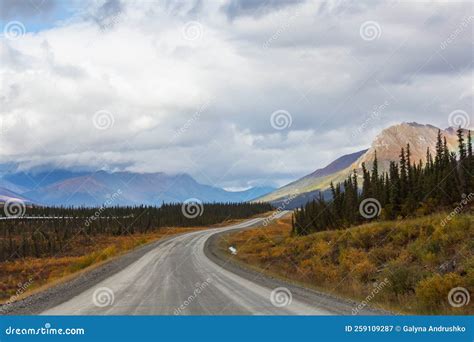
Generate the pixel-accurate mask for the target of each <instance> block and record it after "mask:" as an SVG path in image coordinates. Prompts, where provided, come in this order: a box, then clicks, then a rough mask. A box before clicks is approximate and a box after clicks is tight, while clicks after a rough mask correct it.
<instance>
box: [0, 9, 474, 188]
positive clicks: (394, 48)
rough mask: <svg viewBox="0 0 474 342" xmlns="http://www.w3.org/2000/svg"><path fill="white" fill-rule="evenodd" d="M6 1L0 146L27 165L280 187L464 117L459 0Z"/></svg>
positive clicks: (468, 90) (466, 100)
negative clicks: (386, 133)
mask: <svg viewBox="0 0 474 342" xmlns="http://www.w3.org/2000/svg"><path fill="white" fill-rule="evenodd" d="M20 3H21V1H20ZM29 3H33V4H35V1H33V2H31V1H30V2H29ZM43 3H44V6H43V5H42V4H43ZM65 3H67V4H68V6H69V8H67V9H63V10H61V9H59V10H58V9H57V6H65ZM2 6H3V8H2V13H4V15H3V16H2V18H1V24H2V31H3V35H2V36H1V38H0V61H1V63H0V79H1V82H0V116H1V134H0V158H1V159H2V161H4V162H9V161H13V162H19V163H20V164H21V167H22V168H26V169H28V168H31V167H37V166H41V165H48V166H55V167H59V168H72V169H77V168H89V169H98V168H101V169H106V170H110V171H117V170H127V171H133V172H157V171H162V172H167V173H181V172H185V173H189V174H191V175H192V176H193V177H195V178H196V179H197V180H199V181H200V182H203V183H206V184H212V185H217V186H222V187H229V188H230V187H232V188H240V187H242V188H245V187H247V186H251V185H258V184H274V183H276V184H278V185H281V184H283V183H285V182H288V181H291V180H293V179H295V178H297V177H299V176H302V175H304V174H306V173H309V172H311V171H313V170H314V169H316V168H318V167H320V166H323V165H324V164H326V163H328V162H329V161H331V160H333V159H335V158H336V157H337V156H340V155H342V154H345V153H350V152H354V151H356V150H360V149H363V148H365V147H367V146H368V145H369V144H370V141H371V140H372V139H373V138H374V136H375V134H376V133H377V132H379V131H380V130H381V128H383V127H387V126H389V125H391V124H393V123H398V122H400V121H417V122H421V123H431V124H434V125H437V126H440V127H447V126H449V125H452V124H459V123H460V122H459V120H460V121H461V123H466V122H467V124H469V125H470V126H471V127H472V126H473V125H474V120H473V114H472V101H473V86H472V60H473V58H472V57H473V56H472V38H473V33H472V32H473V31H472V25H473V23H474V17H473V16H472V13H473V12H472V5H471V4H470V3H468V2H466V3H452V4H451V3H423V2H420V3H405V2H399V1H395V2H367V3H364V2H359V1H354V2H352V1H327V2H323V1H276V0H272V1H262V3H257V2H255V1H246V0H240V1H239V0H229V1H200V0H196V1H171V0H169V1H159V2H158V1H156V2H155V1H136V2H135V1H134V2H131V1H127V2H125V1H118V0H115V1H112V0H108V1H102V2H95V1H94V2H91V3H85V2H79V1H78V2H74V1H73V2H59V3H58V2H55V1H45V2H38V3H37V4H36V5H35V6H36V7H35V8H34V9H33V10H31V8H29V7H28V5H27V4H23V6H20V5H18V2H10V1H5V2H3V3H2ZM24 6H27V7H26V8H25V7H24ZM42 6H43V7H42ZM55 6H56V7H55ZM55 8H56V12H55V13H62V15H61V17H60V18H57V19H56V21H54V22H53V24H51V23H50V25H48V27H47V28H42V29H34V30H33V29H32V28H31V27H29V22H30V20H31V22H33V21H34V22H35V23H36V21H37V20H38V18H37V17H38V16H40V17H41V16H43V15H44V17H45V18H46V17H48V15H47V13H51V11H54V10H55ZM43 12H44V13H43ZM64 13H68V15H64ZM29 18H31V19H29ZM45 20H46V19H45ZM14 24H15V25H16V26H15V25H14ZM35 27H36V26H35ZM23 33H24V34H23ZM454 111H458V112H456V113H457V114H455V115H451V116H450V113H453V112H454ZM273 113H274V114H273ZM272 114H273V116H272Z"/></svg>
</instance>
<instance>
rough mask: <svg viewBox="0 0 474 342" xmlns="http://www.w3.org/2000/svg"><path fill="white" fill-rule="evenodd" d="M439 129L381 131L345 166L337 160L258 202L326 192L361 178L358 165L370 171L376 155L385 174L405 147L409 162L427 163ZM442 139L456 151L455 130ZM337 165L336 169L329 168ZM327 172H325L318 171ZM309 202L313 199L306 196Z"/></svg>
mask: <svg viewBox="0 0 474 342" xmlns="http://www.w3.org/2000/svg"><path fill="white" fill-rule="evenodd" d="M438 130H439V128H437V127H435V126H432V125H422V124H418V123H415V122H412V123H401V124H399V125H394V126H391V127H388V128H386V129H384V130H383V131H382V132H381V133H380V134H379V135H378V136H377V137H376V138H375V139H374V141H373V142H372V144H371V146H370V148H369V149H367V150H364V151H360V152H356V153H354V154H351V155H347V156H343V157H341V158H343V159H344V161H345V162H342V163H341V162H340V160H341V158H338V159H336V160H335V161H334V162H333V163H331V164H329V165H328V166H327V167H326V168H324V169H320V170H317V171H315V172H313V173H311V174H309V175H307V176H304V177H302V178H300V179H298V180H296V181H294V182H292V183H290V184H288V185H285V186H283V187H281V188H279V189H277V190H276V191H274V192H272V193H269V194H267V195H265V196H262V197H261V198H259V200H262V201H270V202H278V201H281V200H283V199H285V198H289V197H293V196H296V195H298V196H300V197H301V196H302V194H304V193H309V192H316V193H318V192H319V191H324V190H326V189H328V188H329V185H330V183H331V182H335V183H337V182H342V181H344V179H346V178H347V176H348V175H349V174H350V173H351V172H352V170H357V171H358V175H359V177H361V174H362V173H361V165H362V163H363V162H365V164H366V166H367V168H369V169H370V168H371V167H372V163H373V161H374V157H375V152H377V159H378V163H379V170H380V171H387V170H388V165H389V163H390V161H397V160H398V158H399V154H400V148H401V147H405V146H406V145H407V144H408V143H409V144H410V147H411V153H412V160H413V161H416V162H418V161H419V160H422V161H423V162H425V160H426V151H427V149H428V148H429V149H430V151H431V153H434V151H435V146H436V136H437V133H438ZM441 133H442V135H443V137H446V140H447V144H448V148H449V149H450V150H452V151H454V150H456V148H457V137H456V130H455V129H453V128H448V129H446V130H441ZM333 164H336V165H339V167H330V166H331V165H333ZM321 170H327V171H321ZM306 197H308V198H312V197H314V196H306Z"/></svg>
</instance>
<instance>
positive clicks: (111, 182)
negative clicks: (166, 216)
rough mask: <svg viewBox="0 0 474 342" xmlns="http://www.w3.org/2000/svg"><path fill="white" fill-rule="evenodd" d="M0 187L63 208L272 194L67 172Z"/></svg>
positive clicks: (15, 178)
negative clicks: (17, 190) (15, 190)
mask: <svg viewBox="0 0 474 342" xmlns="http://www.w3.org/2000/svg"><path fill="white" fill-rule="evenodd" d="M2 181H3V182H4V184H10V185H11V186H13V187H17V188H19V189H23V191H22V192H21V194H22V196H25V197H27V198H29V199H31V200H32V201H34V202H35V203H37V204H42V205H63V206H70V205H73V206H81V205H85V206H100V205H102V204H104V203H106V202H107V203H108V205H141V204H144V205H160V204H162V203H163V202H166V203H170V202H182V201H185V200H186V199H189V198H197V199H199V200H201V201H203V202H243V201H249V200H252V199H254V198H256V197H260V196H262V195H265V194H267V193H269V192H271V191H273V190H274V188H268V187H256V188H251V189H248V190H245V191H238V192H232V191H226V190H223V189H221V188H218V187H214V186H210V185H205V184H201V183H198V182H197V181H195V180H194V179H193V178H192V177H191V176H189V175H187V174H177V175H168V174H165V173H161V172H158V173H133V172H114V173H110V172H106V171H98V172H70V171H64V170H56V171H52V172H44V173H38V174H29V173H25V172H21V173H15V174H7V175H5V176H4V177H3V179H2Z"/></svg>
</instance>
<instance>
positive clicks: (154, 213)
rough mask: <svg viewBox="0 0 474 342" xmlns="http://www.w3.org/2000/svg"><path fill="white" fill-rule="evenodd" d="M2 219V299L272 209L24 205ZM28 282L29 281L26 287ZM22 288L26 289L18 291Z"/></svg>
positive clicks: (226, 205)
mask: <svg viewBox="0 0 474 342" xmlns="http://www.w3.org/2000/svg"><path fill="white" fill-rule="evenodd" d="M4 209H5V210H2V215H3V216H4V217H3V219H1V220H0V300H3V301H8V300H9V298H11V297H12V296H18V295H22V294H23V292H26V291H30V290H32V289H35V288H38V287H41V286H42V285H45V284H47V283H51V282H55V281H57V280H58V279H60V278H63V277H64V276H69V275H71V274H73V273H75V272H77V271H80V270H83V269H85V268H87V267H89V266H92V265H94V264H96V263H99V262H103V261H105V260H107V259H109V258H111V257H113V256H116V255H119V254H121V253H124V252H125V251H128V250H131V249H133V248H135V247H137V246H140V245H143V244H145V243H148V242H151V241H155V240H157V239H161V238H164V237H167V236H170V235H173V234H178V233H183V232H189V231H192V230H197V229H203V228H206V227H209V226H210V225H214V224H218V223H222V222H228V221H232V220H237V219H243V218H247V217H251V216H254V215H258V214H262V213H265V212H267V211H270V210H272V207H271V206H270V205H269V204H262V203H209V204H207V203H204V204H203V203H199V202H188V203H185V204H163V205H162V206H161V207H148V206H139V207H105V206H104V207H100V208H58V207H40V206H28V207H24V208H23V209H24V210H23V212H21V216H20V217H11V216H10V217H6V215H5V212H8V210H7V208H4ZM24 284H28V286H27V288H26V289H25V286H24ZM18 292H21V293H20V294H18Z"/></svg>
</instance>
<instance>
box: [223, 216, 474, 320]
mask: <svg viewBox="0 0 474 342" xmlns="http://www.w3.org/2000/svg"><path fill="white" fill-rule="evenodd" d="M446 215H447V213H440V214H437V215H432V216H426V217H419V218H412V219H406V220H401V221H382V222H373V223H369V224H364V225H361V226H358V227H353V228H349V229H345V230H337V231H327V232H320V233H315V234H311V235H308V236H303V237H294V236H291V219H290V218H289V217H286V218H283V219H280V220H278V221H276V222H273V223H272V224H271V225H269V226H268V227H266V228H263V227H262V228H256V229H252V230H246V231H241V232H236V233H235V232H234V233H230V234H226V235H225V236H223V237H222V238H221V240H220V241H219V244H220V247H221V248H222V249H223V250H225V251H227V249H228V247H230V246H233V247H235V248H236V249H237V255H235V256H229V257H232V258H233V259H235V261H237V262H241V263H246V264H248V265H249V266H251V267H253V268H258V269H260V270H264V272H268V273H270V274H272V275H275V276H279V277H283V278H287V279H290V280H292V281H294V282H297V283H303V284H305V285H306V286H309V287H313V288H316V289H319V290H323V291H325V292H329V293H332V294H335V295H341V296H345V297H350V298H352V299H355V300H358V301H362V300H364V299H366V297H367V296H369V295H371V294H372V293H373V291H374V288H376V287H377V286H379V287H380V286H381V284H382V285H383V287H382V289H381V290H379V291H377V295H376V296H374V298H373V299H371V300H370V305H372V306H373V307H380V308H385V309H391V310H394V311H399V312H404V313H425V314H473V313H474V303H473V302H474V298H472V299H471V301H470V303H469V304H468V305H464V306H461V307H459V308H455V307H452V306H451V305H450V304H449V301H448V293H449V291H450V290H451V289H453V288H455V287H463V288H465V289H467V290H468V291H469V292H470V294H471V296H472V295H474V294H473V290H474V253H473V252H474V215H472V214H465V215H458V216H456V217H454V219H453V220H451V221H449V222H448V224H446V225H445V226H442V225H441V222H442V220H443V219H444V218H445V217H446ZM229 255H230V253H229Z"/></svg>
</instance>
